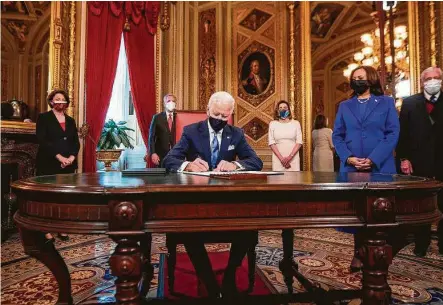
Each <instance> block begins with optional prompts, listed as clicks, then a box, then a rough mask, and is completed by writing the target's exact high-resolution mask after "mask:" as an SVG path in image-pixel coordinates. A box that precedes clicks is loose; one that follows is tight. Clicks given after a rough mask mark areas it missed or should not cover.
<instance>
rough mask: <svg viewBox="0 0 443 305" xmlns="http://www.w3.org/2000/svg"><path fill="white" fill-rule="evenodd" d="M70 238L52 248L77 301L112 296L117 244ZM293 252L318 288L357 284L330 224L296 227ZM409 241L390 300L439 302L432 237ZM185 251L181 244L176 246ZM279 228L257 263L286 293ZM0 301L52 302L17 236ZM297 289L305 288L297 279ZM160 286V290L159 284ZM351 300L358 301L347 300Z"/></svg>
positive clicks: (157, 243)
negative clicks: (422, 243)
mask: <svg viewBox="0 0 443 305" xmlns="http://www.w3.org/2000/svg"><path fill="white" fill-rule="evenodd" d="M70 237H71V238H70V240H69V241H67V242H61V241H59V240H57V242H56V247H57V248H58V249H59V251H60V253H61V255H62V256H63V257H64V259H65V261H66V263H67V265H68V267H69V269H70V272H71V278H72V290H73V297H74V301H75V304H81V305H87V304H88V305H89V304H97V303H107V302H112V301H113V300H114V297H113V295H114V285H113V281H114V278H113V277H112V275H110V274H109V266H108V258H109V255H110V253H112V251H113V249H114V246H115V244H114V243H113V242H112V241H111V240H110V239H108V238H107V237H106V236H100V235H95V236H91V235H90V236H85V235H70ZM164 241H165V240H164V235H154V237H153V255H152V261H153V263H154V267H155V268H154V269H155V277H154V280H153V283H152V284H153V285H152V288H151V291H150V297H157V296H158V295H159V291H158V289H157V288H158V277H157V276H158V270H159V264H160V262H161V261H164V259H161V256H164V253H166V247H165V244H164ZM294 246H295V247H294V248H295V249H296V250H294V256H295V259H296V261H297V263H298V264H299V267H300V271H301V272H302V273H303V274H305V275H306V276H307V277H308V278H309V279H311V280H314V281H317V282H319V283H320V284H321V286H322V287H324V288H326V289H328V288H341V289H357V288H359V287H360V284H359V283H360V279H361V273H360V272H359V273H355V274H350V273H349V271H348V267H349V264H350V261H351V258H352V253H353V236H352V235H351V234H348V233H344V232H338V231H336V230H334V229H321V230H320V229H319V230H297V231H296V238H295V242H294ZM208 250H209V251H213V252H215V251H228V250H229V245H228V244H215V245H208ZM412 250H413V244H411V245H409V246H407V247H406V248H404V249H403V250H402V251H401V252H400V253H399V254H398V255H397V256H396V258H395V259H394V262H393V264H392V265H391V267H390V269H389V271H390V272H389V278H388V281H389V284H390V286H391V288H392V291H393V301H392V302H393V304H412V303H414V304H417V303H419V304H429V305H431V304H432V305H436V304H443V256H440V255H438V251H437V245H436V241H435V240H433V241H432V245H431V247H430V249H429V251H428V254H427V256H426V257H425V258H417V257H415V256H414V255H413V253H412ZM179 251H183V248H179ZM282 254H283V252H282V249H281V237H280V232H279V231H264V232H261V233H260V243H259V246H258V247H257V264H258V268H259V271H260V272H261V274H262V275H263V278H264V280H265V281H267V284H269V286H270V287H272V288H273V289H272V290H273V291H276V292H285V291H286V288H285V284H284V282H283V276H282V274H281V273H280V271H279V270H278V262H279V261H280V259H281V258H282ZM1 271H2V273H1V286H2V287H1V288H2V290H1V304H3V305H17V304H22V305H51V304H55V301H56V298H57V294H58V286H57V284H56V282H55V279H54V278H53V277H52V275H51V273H50V272H49V271H48V270H47V269H46V268H45V267H44V266H43V265H42V264H41V263H39V262H37V261H36V260H34V259H32V258H30V257H28V256H26V255H25V254H24V253H23V248H22V246H21V244H20V241H19V238H18V236H17V235H14V236H12V237H11V238H10V239H9V240H8V241H6V242H5V243H3V244H2V248H1ZM294 288H295V290H296V291H303V289H302V288H301V287H300V285H299V283H298V282H297V281H295V283H294ZM160 290H161V289H160ZM347 303H349V304H352V305H355V304H359V303H360V300H351V301H350V302H347Z"/></svg>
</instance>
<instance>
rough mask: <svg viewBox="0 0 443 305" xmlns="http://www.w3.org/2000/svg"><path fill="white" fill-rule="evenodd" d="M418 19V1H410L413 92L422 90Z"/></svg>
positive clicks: (409, 25) (410, 66) (410, 61)
mask: <svg viewBox="0 0 443 305" xmlns="http://www.w3.org/2000/svg"><path fill="white" fill-rule="evenodd" d="M418 21H419V18H418V2H417V1H409V2H408V28H409V71H410V72H409V75H410V81H411V94H416V93H418V92H420V44H419V41H420V33H419V22H418Z"/></svg>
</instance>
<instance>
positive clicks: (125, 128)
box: [118, 126, 135, 131]
mask: <svg viewBox="0 0 443 305" xmlns="http://www.w3.org/2000/svg"><path fill="white" fill-rule="evenodd" d="M118 129H120V130H130V131H135V130H134V129H132V128H129V127H126V126H125V127H119V128H118Z"/></svg>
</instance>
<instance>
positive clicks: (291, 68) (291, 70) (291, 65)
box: [287, 3, 295, 113]
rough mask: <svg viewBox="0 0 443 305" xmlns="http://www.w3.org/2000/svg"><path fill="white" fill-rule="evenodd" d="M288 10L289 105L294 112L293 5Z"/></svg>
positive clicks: (289, 5)
mask: <svg viewBox="0 0 443 305" xmlns="http://www.w3.org/2000/svg"><path fill="white" fill-rule="evenodd" d="M287 6H288V9H289V104H290V105H291V107H292V113H294V111H295V3H290V4H288V5H287Z"/></svg>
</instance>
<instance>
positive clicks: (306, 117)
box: [297, 1, 312, 171]
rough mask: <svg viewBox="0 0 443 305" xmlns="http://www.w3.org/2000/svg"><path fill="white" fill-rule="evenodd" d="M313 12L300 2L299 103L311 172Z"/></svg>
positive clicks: (305, 164)
mask: <svg viewBox="0 0 443 305" xmlns="http://www.w3.org/2000/svg"><path fill="white" fill-rule="evenodd" d="M310 17H311V10H310V3H309V2H307V1H302V2H300V24H301V26H300V34H301V35H300V44H301V45H300V49H301V56H300V57H301V66H300V67H299V68H300V71H301V73H300V75H301V76H302V81H301V84H300V85H301V90H300V91H299V93H298V98H297V101H298V103H299V104H301V112H302V113H301V125H302V132H303V169H304V170H305V171H310V170H311V168H312V160H311V159H312V141H311V129H312V70H311V28H310V26H309V24H310Z"/></svg>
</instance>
